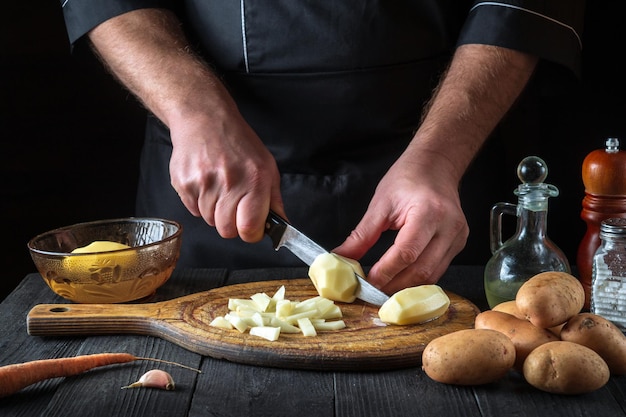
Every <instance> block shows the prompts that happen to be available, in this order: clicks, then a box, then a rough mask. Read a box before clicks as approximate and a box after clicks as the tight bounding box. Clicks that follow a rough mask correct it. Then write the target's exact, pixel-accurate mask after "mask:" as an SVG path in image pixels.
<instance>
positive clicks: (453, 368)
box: [422, 329, 515, 385]
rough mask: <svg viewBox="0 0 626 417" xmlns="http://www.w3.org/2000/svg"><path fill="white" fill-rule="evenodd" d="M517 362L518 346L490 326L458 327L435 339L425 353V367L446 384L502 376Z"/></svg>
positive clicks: (457, 383)
mask: <svg viewBox="0 0 626 417" xmlns="http://www.w3.org/2000/svg"><path fill="white" fill-rule="evenodd" d="M514 362H515V346H513V342H511V340H510V339H509V338H508V337H506V336H505V335H504V334H502V333H500V332H498V331H496V330H491V329H465V330H458V331H456V332H452V333H449V334H446V335H443V336H439V337H438V338H436V339H433V340H432V341H431V342H430V343H428V345H426V348H425V349H424V352H423V353H422V369H423V370H424V372H426V375H428V376H429V377H430V378H432V379H434V380H435V381H438V382H442V383H445V384H454V385H481V384H487V383H490V382H494V381H497V380H498V379H500V378H502V377H503V376H504V375H506V373H507V372H508V370H509V369H511V367H512V366H513V363H514Z"/></svg>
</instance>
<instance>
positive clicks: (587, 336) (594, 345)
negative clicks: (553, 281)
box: [561, 313, 626, 375]
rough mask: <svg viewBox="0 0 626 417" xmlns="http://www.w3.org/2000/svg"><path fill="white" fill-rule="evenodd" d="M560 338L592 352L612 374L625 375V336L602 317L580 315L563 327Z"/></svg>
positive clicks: (591, 314) (589, 314) (586, 314)
mask: <svg viewBox="0 0 626 417" xmlns="http://www.w3.org/2000/svg"><path fill="white" fill-rule="evenodd" d="M561 338H562V339H563V340H567V341H569V342H574V343H578V344H580V345H583V346H587V347H588V348H590V349H592V350H594V351H595V352H596V353H598V354H599V355H600V356H601V357H602V359H604V361H605V362H606V363H607V365H608V366H609V370H610V371H611V373H612V374H615V375H624V374H626V336H625V335H624V333H622V331H621V330H620V329H619V328H618V327H617V326H616V325H615V324H613V323H612V322H611V321H609V320H607V319H605V318H604V317H602V316H599V315H597V314H593V313H580V314H578V315H576V316H574V317H572V318H571V319H570V320H569V321H568V322H567V323H566V324H565V326H563V330H562V331H561Z"/></svg>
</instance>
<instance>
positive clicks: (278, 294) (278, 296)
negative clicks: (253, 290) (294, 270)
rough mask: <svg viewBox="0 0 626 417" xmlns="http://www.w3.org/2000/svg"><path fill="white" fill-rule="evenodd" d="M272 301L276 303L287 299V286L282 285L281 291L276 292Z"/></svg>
mask: <svg viewBox="0 0 626 417" xmlns="http://www.w3.org/2000/svg"><path fill="white" fill-rule="evenodd" d="M272 299H273V300H274V301H281V300H284V299H285V286H284V285H281V286H280V288H279V289H277V290H276V292H275V293H274V295H272Z"/></svg>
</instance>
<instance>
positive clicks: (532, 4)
mask: <svg viewBox="0 0 626 417" xmlns="http://www.w3.org/2000/svg"><path fill="white" fill-rule="evenodd" d="M584 12H585V1H584V0H550V1H538V0H521V1H520V0H517V1H515V0H507V1H475V2H474V4H473V6H472V8H471V10H470V12H469V15H468V17H467V20H466V22H465V25H464V26H463V29H462V31H461V34H460V36H459V40H458V44H459V45H462V44H469V43H474V44H476V43H477V44H487V45H496V46H502V47H505V48H509V49H515V50H518V51H522V52H526V53H530V54H533V55H537V56H539V57H540V58H541V59H544V60H547V61H551V62H554V63H557V64H561V65H563V66H565V67H567V68H569V69H570V70H572V71H573V72H574V74H576V76H578V77H580V76H581V60H582V30H583V22H584Z"/></svg>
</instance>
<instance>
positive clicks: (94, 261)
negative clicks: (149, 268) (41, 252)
mask: <svg viewBox="0 0 626 417" xmlns="http://www.w3.org/2000/svg"><path fill="white" fill-rule="evenodd" d="M120 249H130V246H128V245H125V244H123V243H119V242H112V241H108V240H96V241H94V242H91V243H90V244H88V245H86V246H82V247H78V248H76V249H74V250H73V251H72V253H73V254H83V256H67V257H66V258H65V259H64V260H63V265H64V267H65V268H66V269H67V270H68V271H72V272H74V271H84V270H88V269H89V268H95V267H111V268H114V267H119V266H128V265H132V264H133V263H134V262H136V259H137V253H135V251H124V252H120V253H110V254H109V253H107V252H112V251H117V250H120ZM87 254H93V255H87Z"/></svg>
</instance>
